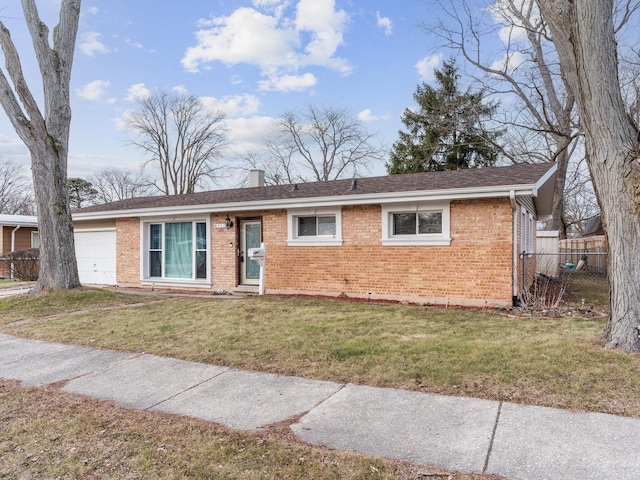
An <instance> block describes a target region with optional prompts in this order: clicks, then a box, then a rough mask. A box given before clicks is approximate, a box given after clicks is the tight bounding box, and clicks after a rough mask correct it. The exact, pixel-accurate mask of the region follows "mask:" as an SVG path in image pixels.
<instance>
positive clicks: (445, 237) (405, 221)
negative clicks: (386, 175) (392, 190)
mask: <svg viewBox="0 0 640 480" xmlns="http://www.w3.org/2000/svg"><path fill="white" fill-rule="evenodd" d="M449 210H450V208H449V203H448V202H433V203H432V202H424V203H419V204H418V203H413V204H399V205H393V204H389V205H383V206H382V245H387V246H391V245H449V244H450V243H451V238H450V233H449V231H450V225H449V218H450V213H449Z"/></svg>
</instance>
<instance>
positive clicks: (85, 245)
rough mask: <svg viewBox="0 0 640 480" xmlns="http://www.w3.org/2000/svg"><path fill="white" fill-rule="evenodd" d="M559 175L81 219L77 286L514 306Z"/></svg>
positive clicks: (192, 204)
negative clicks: (260, 257)
mask: <svg viewBox="0 0 640 480" xmlns="http://www.w3.org/2000/svg"><path fill="white" fill-rule="evenodd" d="M555 173H556V165H555V164H554V163H545V164H534V165H514V166H509V167H495V168H483V169H471V170H459V171H445V172H430V173H418V174H407V175H393V176H384V177H374V178H358V179H357V180H356V179H354V180H350V179H348V180H336V181H331V182H313V183H300V184H297V185H278V186H261V183H262V178H263V176H262V172H260V171H252V172H251V173H250V178H251V182H250V183H252V184H253V185H255V186H250V187H248V188H238V189H230V190H217V191H209V192H199V193H193V194H187V195H177V196H156V197H142V198H134V199H128V200H121V201H117V202H113V203H109V204H104V205H96V206H91V207H86V208H83V209H80V210H76V211H75V212H74V213H73V219H74V228H75V242H76V252H77V257H78V268H79V273H80V280H81V282H83V283H86V284H92V283H93V284H117V285H119V286H122V287H137V288H163V289H164V288H168V289H179V290H186V289H194V290H200V291H206V292H211V293H227V292H234V291H248V292H257V291H258V284H259V281H260V273H261V272H260V267H259V265H258V263H256V261H255V260H253V259H251V258H249V257H248V253H249V249H250V248H252V247H259V246H260V245H261V243H264V246H265V261H264V270H263V272H262V273H263V284H262V285H263V289H264V291H265V293H267V294H306V295H326V296H339V295H343V296H344V295H346V296H348V297H357V298H365V299H368V298H370V299H372V300H373V299H387V300H401V301H411V302H420V303H430V304H451V305H464V306H507V305H511V304H512V302H513V301H514V300H515V299H516V298H517V296H518V293H519V292H520V291H521V289H522V285H523V282H524V283H527V284H528V283H530V282H531V281H532V279H533V276H534V274H535V257H534V256H531V257H527V256H525V258H526V260H525V261H522V254H521V252H522V251H526V252H535V241H536V235H535V231H536V220H537V219H538V218H540V217H543V216H547V215H549V214H550V212H551V202H552V195H553V190H554V186H555Z"/></svg>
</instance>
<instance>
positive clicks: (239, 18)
mask: <svg viewBox="0 0 640 480" xmlns="http://www.w3.org/2000/svg"><path fill="white" fill-rule="evenodd" d="M209 26H210V28H207V29H201V30H199V31H198V32H196V39H197V45H196V46H195V47H190V48H188V49H187V52H186V53H185V55H184V57H183V58H182V65H183V66H184V68H185V69H187V70H189V71H192V72H196V71H198V68H199V67H200V65H202V64H206V63H209V62H215V61H220V62H223V63H226V64H227V65H235V64H238V63H248V64H253V65H258V66H259V67H261V68H271V67H279V66H282V65H286V64H289V63H292V62H295V61H296V58H297V56H296V52H295V47H296V45H297V42H298V38H297V35H296V32H295V31H294V30H292V29H282V28H278V19H277V18H275V17H272V16H269V15H264V14H262V13H260V12H258V11H256V10H254V9H252V8H239V9H237V10H235V11H234V12H233V13H232V14H231V15H230V16H228V17H218V18H214V19H212V20H211V21H210V22H209Z"/></svg>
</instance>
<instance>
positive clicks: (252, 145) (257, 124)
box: [225, 116, 279, 155]
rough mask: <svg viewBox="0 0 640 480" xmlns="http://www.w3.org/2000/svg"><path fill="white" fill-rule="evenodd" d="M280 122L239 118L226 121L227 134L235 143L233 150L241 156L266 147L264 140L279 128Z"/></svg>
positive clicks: (267, 118)
mask: <svg viewBox="0 0 640 480" xmlns="http://www.w3.org/2000/svg"><path fill="white" fill-rule="evenodd" d="M278 122H279V120H278V119H277V118H273V117H260V116H253V117H239V118H233V119H225V127H226V128H227V134H228V136H229V138H230V139H232V141H233V149H234V151H235V152H236V153H238V154H239V155H241V154H242V153H244V152H247V151H250V150H259V149H261V148H263V147H264V139H265V138H267V137H269V136H270V135H271V134H273V133H274V132H275V131H276V129H277V128H278Z"/></svg>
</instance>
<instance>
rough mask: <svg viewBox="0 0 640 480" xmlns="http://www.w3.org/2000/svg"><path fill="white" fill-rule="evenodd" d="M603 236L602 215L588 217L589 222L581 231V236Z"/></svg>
mask: <svg viewBox="0 0 640 480" xmlns="http://www.w3.org/2000/svg"><path fill="white" fill-rule="evenodd" d="M599 235H602V236H604V228H603V226H602V217H601V216H600V215H595V216H594V217H591V218H590V219H589V223H587V226H586V228H585V229H584V232H583V233H582V236H583V237H594V236H599Z"/></svg>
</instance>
